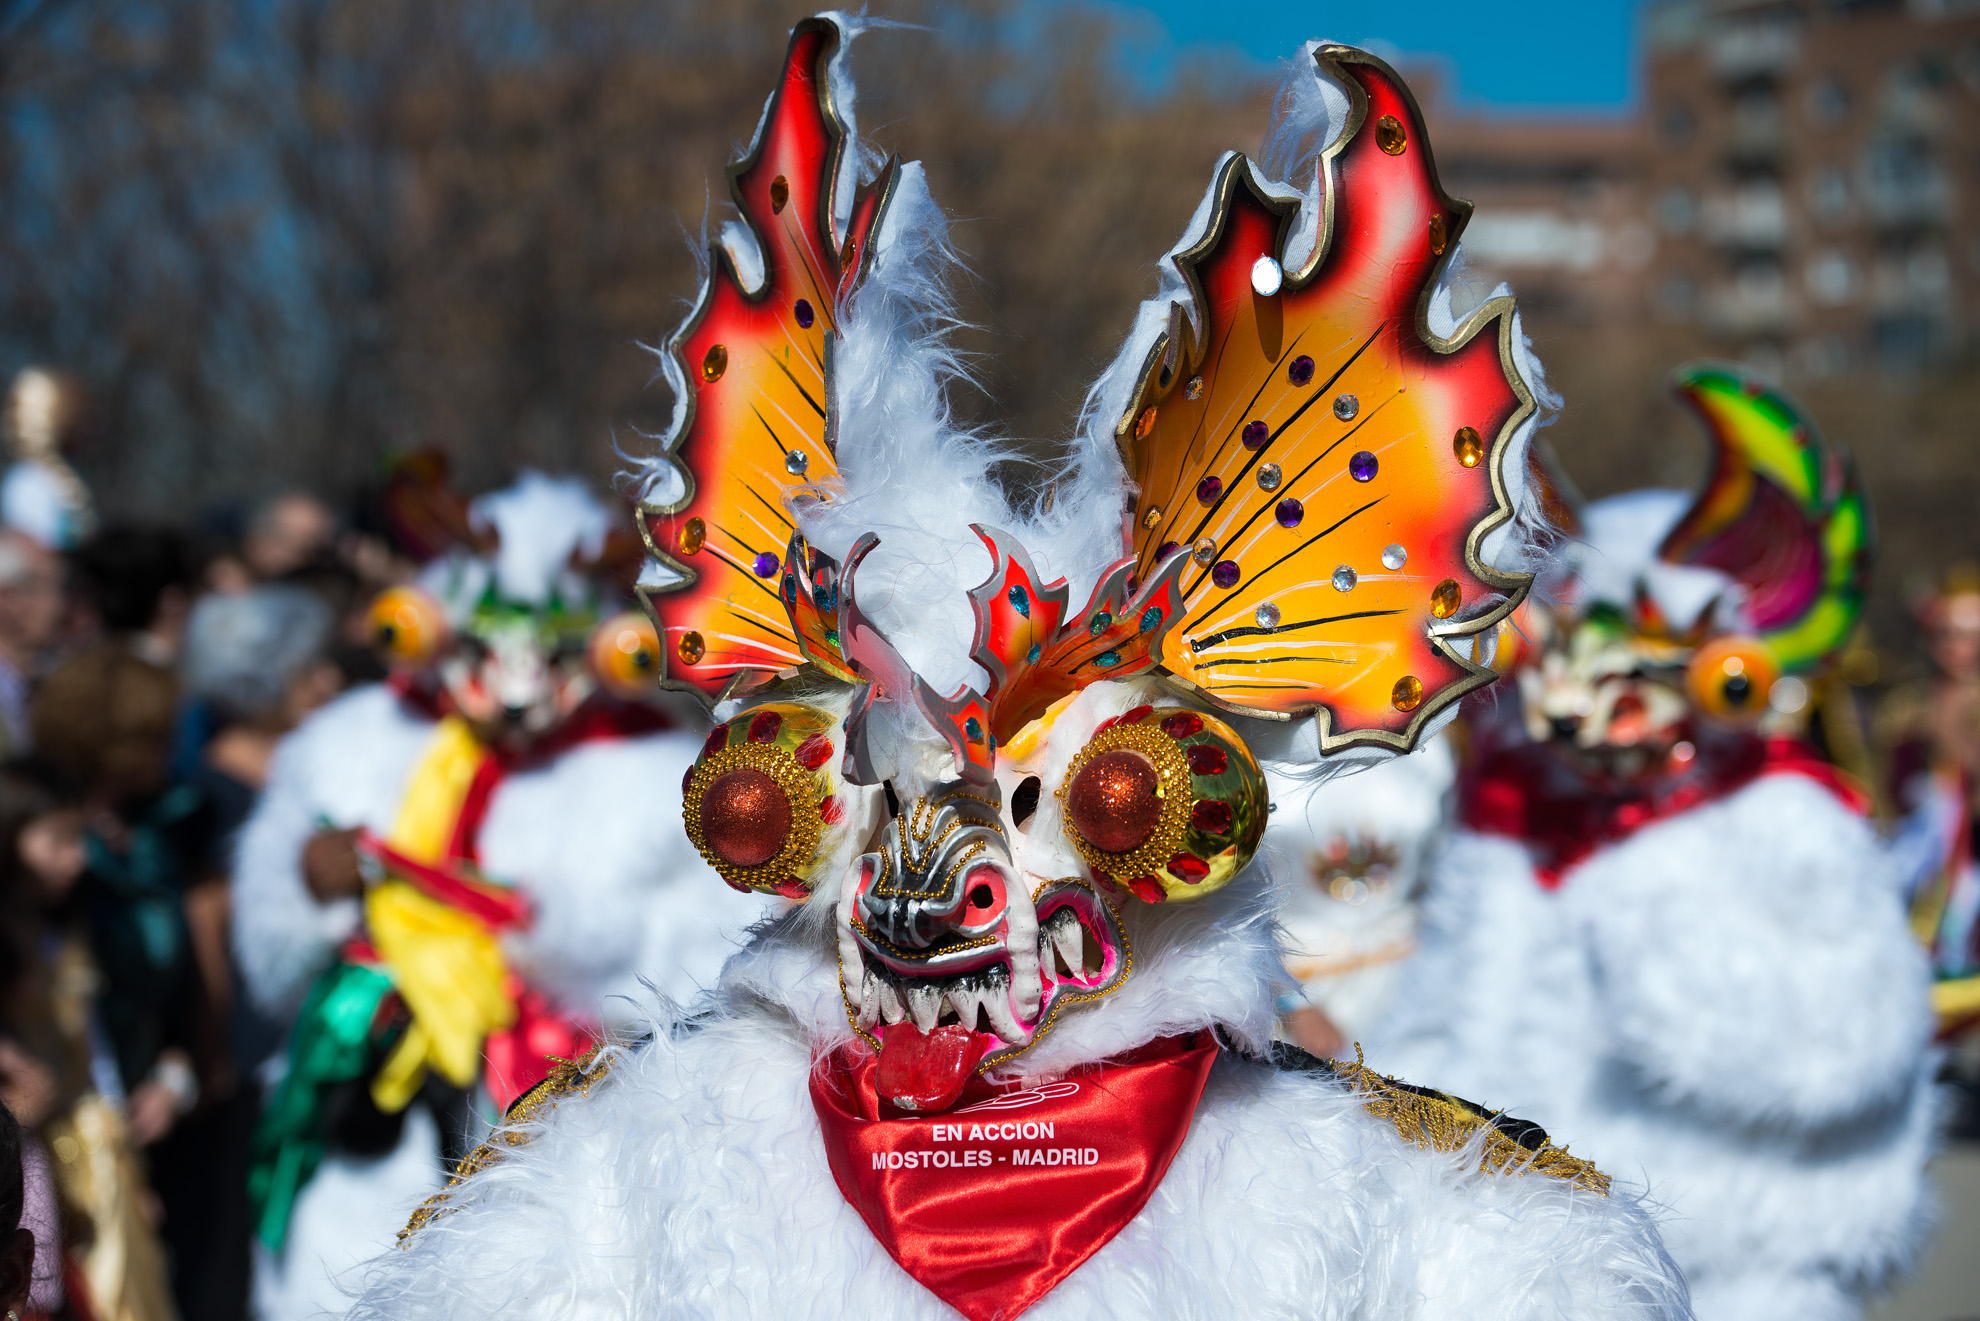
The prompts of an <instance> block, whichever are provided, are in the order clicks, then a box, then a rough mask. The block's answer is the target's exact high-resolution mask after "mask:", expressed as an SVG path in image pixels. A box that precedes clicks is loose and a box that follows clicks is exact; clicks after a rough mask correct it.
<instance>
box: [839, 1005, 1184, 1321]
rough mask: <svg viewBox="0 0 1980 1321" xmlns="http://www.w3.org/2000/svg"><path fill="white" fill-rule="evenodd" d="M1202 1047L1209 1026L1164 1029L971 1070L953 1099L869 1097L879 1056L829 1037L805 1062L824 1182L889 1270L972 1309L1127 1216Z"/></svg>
mask: <svg viewBox="0 0 1980 1321" xmlns="http://www.w3.org/2000/svg"><path fill="white" fill-rule="evenodd" d="M1216 1057H1217V1043H1216V1039H1215V1038H1214V1037H1212V1036H1211V1035H1210V1034H1209V1033H1208V1032H1197V1033H1193V1034H1191V1035H1189V1036H1182V1037H1168V1038H1165V1039H1163V1040H1161V1041H1151V1042H1149V1043H1148V1044H1147V1045H1145V1046H1142V1047H1140V1048H1139V1049H1137V1050H1135V1051H1133V1052H1131V1053H1129V1054H1128V1055H1126V1056H1123V1057H1122V1058H1121V1059H1120V1060H1118V1061H1116V1062H1114V1063H1111V1064H1107V1065H1103V1066H1101V1067H1100V1068H1097V1069H1095V1070H1093V1071H1092V1072H1088V1073H1080V1074H1075V1075H1073V1076H1071V1077H1067V1078H1063V1079H1061V1080H1059V1081H1057V1082H1054V1083H1048V1084H1046V1085H1044V1086H1042V1087H1038V1088H1036V1089H1034V1090H1027V1091H999V1090H997V1089H995V1088H992V1087H990V1086H988V1085H986V1084H985V1083H983V1081H982V1080H981V1079H975V1080H972V1081H971V1083H970V1085H969V1087H968V1088H966V1089H965V1090H964V1092H963V1096H962V1100H961V1102H960V1103H959V1104H958V1105H957V1107H956V1108H955V1109H953V1110H950V1111H948V1112H947V1113H945V1114H939V1115H917V1114H912V1113H909V1112H907V1111H903V1110H896V1109H894V1107H892V1106H891V1105H888V1104H886V1103H885V1102H883V1101H881V1100H880V1099H879V1096H878V1094H877V1093H876V1092H875V1091H874V1086H873V1078H874V1073H875V1070H876V1069H877V1067H878V1059H877V1057H876V1056H875V1055H874V1054H873V1053H872V1052H871V1051H866V1050H857V1049H856V1050H843V1051H840V1052H838V1053H837V1054H835V1055H833V1056H832V1057H831V1058H829V1059H826V1060H824V1061H822V1062H821V1063H820V1064H819V1066H818V1067H817V1068H815V1069H813V1070H812V1073H811V1104H812V1106H813V1108H815V1109H816V1110H817V1111H818V1123H819V1127H820V1129H821V1130H822V1131H823V1135H824V1138H825V1155H826V1158H827V1159H828V1160H830V1161H831V1164H832V1177H833V1178H834V1179H836V1180H837V1181H838V1184H839V1191H840V1192H841V1193H843V1194H844V1195H845V1199H846V1200H847V1201H848V1202H851V1203H852V1205H853V1209H854V1210H856V1211H858V1212H859V1214H860V1216H861V1217H862V1218H863V1219H864V1220H865V1221H866V1225H867V1228H869V1229H871V1230H872V1231H873V1236H874V1237H875V1238H877V1239H879V1240H880V1245H881V1246H882V1247H884V1248H886V1249H887V1252H888V1255H889V1256H891V1257H893V1259H894V1260H895V1261H897V1262H899V1263H900V1264H901V1269H902V1270H905V1271H906V1272H907V1273H908V1274H909V1275H912V1276H913V1277H914V1278H915V1279H917V1280H919V1281H920V1282H921V1283H922V1284H923V1285H924V1286H926V1287H927V1289H928V1290H929V1292H931V1293H933V1294H934V1295H935V1296H936V1297H937V1298H940V1299H941V1300H942V1301H943V1302H945V1303H948V1304H949V1305H950V1306H951V1307H954V1308H955V1309H956V1310H957V1311H959V1312H961V1313H962V1314H963V1315H964V1316H966V1317H969V1318H970V1319H971V1321H990V1318H992V1317H1000V1318H1010V1317H1014V1316H1016V1315H1018V1313H1020V1312H1022V1311H1024V1310H1025V1309H1026V1308H1028V1307H1030V1306H1031V1305H1032V1304H1033V1303H1035V1302H1037V1301H1038V1300H1039V1299H1040V1298H1043V1297H1044V1296H1045V1295H1046V1294H1047V1293H1050V1292H1051V1291H1052V1289H1053V1287H1054V1286H1056V1285H1057V1284H1058V1283H1059V1281H1061V1280H1063V1279H1065V1278H1066V1276H1068V1275H1070V1274H1072V1273H1073V1271H1074V1270H1076V1269H1078V1267H1079V1265H1080V1263H1082V1262H1084V1261H1085V1260H1086V1259H1087V1258H1088V1257H1090V1256H1092V1255H1093V1254H1094V1253H1095V1252H1098V1251H1099V1250H1100V1249H1101V1248H1102V1247H1103V1246H1105V1245H1106V1243H1107V1241H1108V1240H1109V1239H1111V1238H1113V1237H1114V1235H1116V1234H1118V1233H1120V1231H1121V1230H1122V1228H1123V1227H1125V1226H1126V1224H1127V1222H1128V1221H1130V1220H1132V1219H1134V1217H1135V1215H1136V1214H1137V1213H1138V1212H1140V1210H1141V1208H1142V1207H1143V1206H1144V1205H1145V1204H1146V1203H1147V1201H1148V1199H1149V1197H1150V1196H1151V1195H1152V1194H1153V1193H1154V1191H1155V1186H1156V1185H1157V1184H1159V1183H1160V1182H1162V1176H1163V1175H1164V1174H1165V1173H1167V1172H1168V1168H1169V1162H1170V1161H1171V1160H1173V1159H1174V1158H1175V1154H1176V1152H1177V1151H1178V1150H1179V1149H1180V1148H1181V1147H1182V1143H1183V1138H1184V1137H1185V1136H1187V1134H1188V1133H1189V1121H1190V1119H1191V1117H1192V1116H1194V1115H1195V1113H1196V1103H1197V1101H1198V1100H1199V1099H1201V1097H1202V1096H1203V1087H1204V1084H1205V1083H1206V1082H1208V1081H1209V1078H1210V1065H1211V1063H1212V1062H1213V1061H1214V1060H1215V1059H1216Z"/></svg>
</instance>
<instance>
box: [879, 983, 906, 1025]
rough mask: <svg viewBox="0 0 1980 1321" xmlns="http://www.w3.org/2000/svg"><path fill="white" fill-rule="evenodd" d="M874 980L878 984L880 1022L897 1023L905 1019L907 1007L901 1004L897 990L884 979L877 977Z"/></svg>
mask: <svg viewBox="0 0 1980 1321" xmlns="http://www.w3.org/2000/svg"><path fill="white" fill-rule="evenodd" d="M874 980H875V981H876V982H877V983H878V984H879V995H880V1018H881V1021H883V1022H886V1023H898V1022H900V1021H901V1020H902V1019H903V1018H906V1017H907V1006H906V1005H904V1004H902V1003H901V993H900V991H899V989H898V988H896V987H895V986H894V984H893V983H892V982H889V981H888V980H887V979H886V978H884V977H877V978H875V979H874Z"/></svg>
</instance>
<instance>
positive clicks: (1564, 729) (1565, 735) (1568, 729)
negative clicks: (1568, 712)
mask: <svg viewBox="0 0 1980 1321" xmlns="http://www.w3.org/2000/svg"><path fill="white" fill-rule="evenodd" d="M1547 723H1548V724H1549V725H1550V726H1552V728H1553V731H1554V737H1555V738H1562V739H1571V738H1573V737H1574V736H1575V734H1576V732H1578V731H1579V730H1580V729H1581V717H1580V716H1554V717H1552V718H1551V719H1549V720H1548V722H1547Z"/></svg>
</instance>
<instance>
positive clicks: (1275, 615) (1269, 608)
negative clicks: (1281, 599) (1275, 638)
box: [1257, 601, 1279, 628]
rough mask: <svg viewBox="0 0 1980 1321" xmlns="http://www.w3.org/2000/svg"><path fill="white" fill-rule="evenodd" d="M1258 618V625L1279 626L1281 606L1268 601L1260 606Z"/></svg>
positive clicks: (1261, 626)
mask: <svg viewBox="0 0 1980 1321" xmlns="http://www.w3.org/2000/svg"><path fill="white" fill-rule="evenodd" d="M1257 618H1258V627H1260V628H1277V627H1278V626H1279V607H1277V606H1275V605H1273V604H1272V603H1271V602H1270V601H1267V602H1266V603H1265V604H1264V605H1261V606H1259V607H1258V616H1257Z"/></svg>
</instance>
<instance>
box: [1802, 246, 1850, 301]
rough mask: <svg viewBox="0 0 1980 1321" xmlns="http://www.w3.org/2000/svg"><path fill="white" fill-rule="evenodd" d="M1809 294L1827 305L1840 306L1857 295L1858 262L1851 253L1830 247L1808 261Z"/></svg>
mask: <svg viewBox="0 0 1980 1321" xmlns="http://www.w3.org/2000/svg"><path fill="white" fill-rule="evenodd" d="M1807 282H1808V296H1809V297H1810V298H1813V299H1814V300H1815V301H1816V302H1818V303H1821V304H1823V305H1824V306H1827V307H1840V306H1842V305H1843V304H1844V303H1847V302H1849V301H1851V300H1852V299H1854V298H1855V297H1856V284H1857V276H1856V263H1855V262H1853V261H1851V260H1850V259H1849V254H1847V253H1844V252H1839V251H1837V250H1836V249H1834V248H1830V249H1828V250H1827V251H1825V252H1821V253H1818V254H1816V257H1815V259H1814V260H1813V261H1811V262H1809V263H1808V270H1807Z"/></svg>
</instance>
